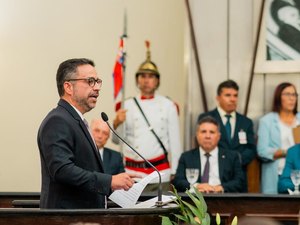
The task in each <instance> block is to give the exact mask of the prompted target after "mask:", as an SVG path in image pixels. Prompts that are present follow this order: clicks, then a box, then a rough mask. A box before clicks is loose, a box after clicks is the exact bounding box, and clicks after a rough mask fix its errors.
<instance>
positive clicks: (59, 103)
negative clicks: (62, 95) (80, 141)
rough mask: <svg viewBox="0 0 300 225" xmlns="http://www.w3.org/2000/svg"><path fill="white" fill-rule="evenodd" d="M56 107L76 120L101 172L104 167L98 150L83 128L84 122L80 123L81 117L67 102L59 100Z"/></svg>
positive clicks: (86, 130)
mask: <svg viewBox="0 0 300 225" xmlns="http://www.w3.org/2000/svg"><path fill="white" fill-rule="evenodd" d="M58 105H60V106H62V107H64V108H65V109H66V110H67V111H68V112H69V113H70V114H71V115H72V117H73V118H74V119H75V120H77V122H78V123H79V126H80V128H81V129H82V131H83V133H84V135H85V136H86V138H87V139H88V141H89V142H90V144H91V147H92V149H93V152H94V155H95V157H96V158H97V160H98V162H99V164H100V166H101V167H102V170H104V166H103V163H102V160H101V159H100V156H99V152H98V149H96V146H95V143H94V141H93V139H92V137H91V134H90V132H89V131H88V129H87V128H86V126H85V124H84V122H83V121H82V119H81V117H80V116H79V115H78V113H77V112H76V111H75V110H74V109H73V107H72V106H71V105H70V104H69V103H68V102H67V101H65V100H63V99H60V100H59V102H58Z"/></svg>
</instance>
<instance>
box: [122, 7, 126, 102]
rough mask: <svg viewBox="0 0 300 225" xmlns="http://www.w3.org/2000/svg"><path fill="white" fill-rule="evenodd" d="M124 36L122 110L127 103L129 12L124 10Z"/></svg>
mask: <svg viewBox="0 0 300 225" xmlns="http://www.w3.org/2000/svg"><path fill="white" fill-rule="evenodd" d="M123 26H124V27H123V35H122V36H121V39H122V41H123V49H122V51H123V54H122V57H123V59H122V74H123V87H122V89H121V92H122V100H121V108H123V107H124V101H125V81H126V56H127V55H126V54H127V52H126V47H127V46H126V44H127V43H126V41H127V37H128V36H127V11H126V9H125V10H124V24H123Z"/></svg>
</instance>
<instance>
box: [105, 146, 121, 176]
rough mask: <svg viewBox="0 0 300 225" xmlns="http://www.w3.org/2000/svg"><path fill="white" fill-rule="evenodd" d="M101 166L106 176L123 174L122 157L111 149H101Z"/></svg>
mask: <svg viewBox="0 0 300 225" xmlns="http://www.w3.org/2000/svg"><path fill="white" fill-rule="evenodd" d="M103 164H104V171H105V173H107V174H111V175H116V174H119V173H123V172H125V169H124V164H123V158H122V155H121V154H120V153H119V152H116V151H114V150H112V149H109V148H104V149H103Z"/></svg>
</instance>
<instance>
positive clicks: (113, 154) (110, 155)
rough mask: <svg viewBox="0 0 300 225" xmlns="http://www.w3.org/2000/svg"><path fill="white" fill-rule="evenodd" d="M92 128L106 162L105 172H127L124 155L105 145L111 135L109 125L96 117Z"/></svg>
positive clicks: (104, 162)
mask: <svg viewBox="0 0 300 225" xmlns="http://www.w3.org/2000/svg"><path fill="white" fill-rule="evenodd" d="M91 130H92V135H93V138H94V140H95V143H96V146H97V148H98V151H99V153H100V155H101V158H102V161H103V164H104V172H105V173H108V174H111V175H115V174H118V173H123V172H125V169H124V164H123V158H122V155H121V154H120V153H119V152H117V151H115V150H112V149H109V148H106V147H104V146H105V144H106V142H107V140H108V138H109V136H110V129H109V127H108V125H107V124H106V123H105V122H104V121H103V120H102V119H94V120H92V122H91Z"/></svg>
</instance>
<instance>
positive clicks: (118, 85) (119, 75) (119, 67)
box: [113, 38, 124, 111]
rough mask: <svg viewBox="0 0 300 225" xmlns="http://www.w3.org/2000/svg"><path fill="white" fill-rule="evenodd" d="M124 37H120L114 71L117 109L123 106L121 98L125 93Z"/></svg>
mask: <svg viewBox="0 0 300 225" xmlns="http://www.w3.org/2000/svg"><path fill="white" fill-rule="evenodd" d="M123 53H124V52H123V39H122V38H121V39H120V45H119V51H118V55H117V59H116V64H115V67H114V72H113V81H114V100H115V104H116V111H117V110H118V109H119V108H120V107H121V100H122V97H123V96H122V95H123V88H124V82H123V81H124V77H123V76H124V74H123V63H124V54H123Z"/></svg>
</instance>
